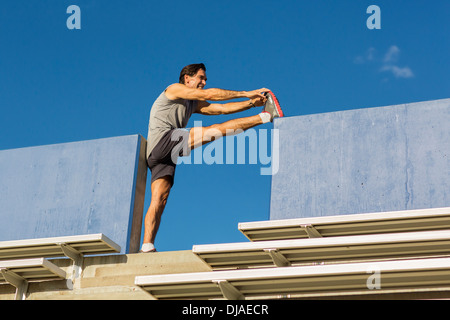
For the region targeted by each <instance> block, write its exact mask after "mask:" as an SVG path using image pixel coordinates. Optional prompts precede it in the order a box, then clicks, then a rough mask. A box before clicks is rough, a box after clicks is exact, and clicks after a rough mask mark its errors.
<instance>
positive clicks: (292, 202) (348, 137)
mask: <svg viewBox="0 0 450 320" xmlns="http://www.w3.org/2000/svg"><path fill="white" fill-rule="evenodd" d="M275 128H276V129H279V130H280V131H279V134H280V140H279V141H280V142H279V150H280V167H279V171H278V173H277V174H276V175H274V176H273V177H272V191H271V205H270V219H272V220H274V219H287V218H299V217H313V216H328V215H336V214H354V213H365V212H381V211H395V210H408V209H422V208H436V207H448V206H450V99H444V100H436V101H427V102H419V103H411V104H404V105H396V106H388V107H379V108H369V109H358V110H350V111H342V112H333V113H326V114H314V115H306V116H298V117H287V118H281V119H276V121H275Z"/></svg>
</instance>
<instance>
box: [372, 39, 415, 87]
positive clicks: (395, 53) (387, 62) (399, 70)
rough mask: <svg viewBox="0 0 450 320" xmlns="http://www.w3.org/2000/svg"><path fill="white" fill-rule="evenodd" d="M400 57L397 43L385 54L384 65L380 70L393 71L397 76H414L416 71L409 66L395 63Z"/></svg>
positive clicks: (405, 77)
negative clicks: (400, 65)
mask: <svg viewBox="0 0 450 320" xmlns="http://www.w3.org/2000/svg"><path fill="white" fill-rule="evenodd" d="M399 57H400V49H399V48H398V47H397V46H395V45H393V46H391V47H390V48H389V49H388V51H387V52H386V54H385V55H384V59H383V66H382V67H381V69H380V71H387V72H392V74H393V75H394V77H396V78H404V79H408V78H412V77H414V73H413V72H412V70H411V69H410V68H409V67H399V66H398V65H396V64H395V63H396V62H397V61H398V59H399Z"/></svg>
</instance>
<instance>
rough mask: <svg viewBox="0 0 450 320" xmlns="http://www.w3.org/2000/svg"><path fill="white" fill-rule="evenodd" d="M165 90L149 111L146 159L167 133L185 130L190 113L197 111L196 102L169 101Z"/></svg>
mask: <svg viewBox="0 0 450 320" xmlns="http://www.w3.org/2000/svg"><path fill="white" fill-rule="evenodd" d="M166 90H167V88H166ZM166 90H164V91H163V92H162V93H161V94H160V95H159V97H158V99H156V101H155V102H154V103H153V106H152V109H151V111H150V121H149V123H148V135H147V158H148V157H149V155H150V153H151V152H152V150H153V148H154V147H155V146H156V145H157V144H158V142H159V140H161V138H162V136H163V135H164V134H165V133H166V132H167V131H170V130H172V129H176V128H185V127H186V125H187V124H188V121H189V118H190V117H191V115H192V113H194V111H195V110H196V109H197V105H198V101H195V100H184V99H177V100H170V99H168V98H167V97H166V94H165V92H166Z"/></svg>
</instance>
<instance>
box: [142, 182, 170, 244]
mask: <svg viewBox="0 0 450 320" xmlns="http://www.w3.org/2000/svg"><path fill="white" fill-rule="evenodd" d="M171 188H172V181H171V178H170V177H162V178H160V179H157V180H155V181H153V183H152V185H151V191H152V200H151V202H150V206H149V208H148V211H147V215H146V216H145V221H144V224H145V229H144V240H143V244H144V245H145V244H151V245H152V246H153V244H154V243H155V238H156V233H157V232H158V228H159V224H160V223H161V216H162V213H163V211H164V208H165V206H166V203H167V198H168V197H169V193H170V189H171ZM142 249H143V251H145V250H144V249H145V247H144V246H143V248H142Z"/></svg>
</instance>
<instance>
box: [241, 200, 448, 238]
mask: <svg viewBox="0 0 450 320" xmlns="http://www.w3.org/2000/svg"><path fill="white" fill-rule="evenodd" d="M238 229H239V230H240V231H241V232H242V233H243V234H244V235H245V236H246V237H247V238H248V239H250V240H251V241H268V240H285V239H302V238H315V237H331V236H346V235H364V234H378V233H397V232H414V231H431V230H443V229H450V208H433V209H421V210H407V211H392V212H383V213H363V214H350V215H336V216H323V217H311V218H298V219H285V220H270V221H257V222H244V223H239V226H238Z"/></svg>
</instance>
